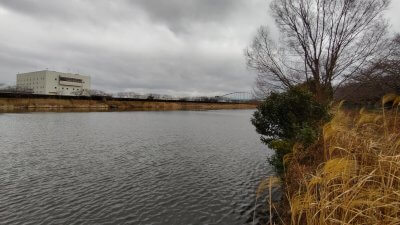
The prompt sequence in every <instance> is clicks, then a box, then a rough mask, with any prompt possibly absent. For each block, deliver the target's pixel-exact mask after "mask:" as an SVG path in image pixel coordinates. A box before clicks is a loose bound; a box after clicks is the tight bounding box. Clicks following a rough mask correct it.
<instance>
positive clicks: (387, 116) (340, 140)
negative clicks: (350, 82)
mask: <svg viewBox="0 0 400 225" xmlns="http://www.w3.org/2000/svg"><path fill="white" fill-rule="evenodd" d="M388 103H392V104H391V106H392V107H390V109H387V108H386V109H385V106H387V105H388ZM399 103H400V97H399V96H396V95H393V94H391V95H387V96H385V97H383V99H382V110H381V111H367V110H364V109H362V110H360V111H359V112H357V111H346V110H343V109H341V107H340V106H338V107H336V109H335V116H334V117H333V119H332V120H331V121H330V122H329V123H327V124H325V125H324V126H323V129H322V130H323V131H322V135H321V138H320V139H319V141H318V142H317V143H315V144H314V145H313V146H310V147H308V148H304V149H302V147H301V146H295V148H297V149H296V150H294V151H293V153H291V155H288V156H286V157H285V164H286V167H287V169H286V175H285V179H284V182H285V189H286V192H287V200H288V206H289V208H290V216H289V218H290V220H288V221H286V223H287V224H296V225H297V224H299V225H300V224H315V225H316V224H339V225H341V224H386V225H390V224H400V123H399V119H398V118H397V117H398V107H399Z"/></svg>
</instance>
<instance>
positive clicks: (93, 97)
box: [0, 91, 251, 103]
mask: <svg viewBox="0 0 400 225" xmlns="http://www.w3.org/2000/svg"><path fill="white" fill-rule="evenodd" d="M0 98H27V99H29V98H30V99H38V98H40V99H66V100H68V99H71V100H97V101H111V100H112V101H154V102H204V103H234V102H238V103H240V102H244V101H243V100H227V99H220V98H216V97H191V98H174V99H172V98H171V99H166V98H157V96H152V95H149V96H147V97H146V98H143V97H138V98H128V97H123V98H122V97H113V96H111V95H91V96H65V95H41V94H31V93H23V92H4V91H0ZM246 102H251V101H246Z"/></svg>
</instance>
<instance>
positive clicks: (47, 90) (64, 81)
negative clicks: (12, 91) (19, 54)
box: [17, 70, 90, 95]
mask: <svg viewBox="0 0 400 225" xmlns="http://www.w3.org/2000/svg"><path fill="white" fill-rule="evenodd" d="M17 88H20V89H23V90H32V91H33V93H34V94H43V95H88V93H89V90H90V77H89V76H82V75H79V74H72V73H61V72H56V71H49V70H44V71H37V72H30V73H20V74H17Z"/></svg>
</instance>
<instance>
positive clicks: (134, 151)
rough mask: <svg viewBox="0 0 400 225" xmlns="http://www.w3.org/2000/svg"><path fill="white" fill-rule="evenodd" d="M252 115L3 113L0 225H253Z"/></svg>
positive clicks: (255, 143)
mask: <svg viewBox="0 0 400 225" xmlns="http://www.w3.org/2000/svg"><path fill="white" fill-rule="evenodd" d="M250 115H251V111H218V112H216V111H206V112H120V113H33V114H2V115H1V114H0V138H1V141H2V145H1V146H0V224H155V225H157V224H160V225H161V224H163V225H164V224H176V225H179V224H185V225H186V224H247V223H249V224H251V223H252V217H253V212H254V200H255V190H256V186H257V184H258V182H259V181H260V179H261V178H262V177H265V176H267V175H268V174H269V173H270V169H269V168H268V165H267V164H266V162H265V160H266V158H267V156H268V154H270V152H269V151H268V150H267V149H265V146H263V145H261V144H260V143H259V140H258V135H257V134H256V133H255V132H254V130H253V128H252V127H251V125H250V123H249V118H250ZM258 207H259V208H264V206H262V205H258ZM257 221H258V220H257Z"/></svg>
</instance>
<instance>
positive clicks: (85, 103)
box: [0, 97, 257, 112]
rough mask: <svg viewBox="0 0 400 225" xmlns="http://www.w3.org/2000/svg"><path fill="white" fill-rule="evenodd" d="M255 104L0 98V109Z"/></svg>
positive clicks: (202, 107)
mask: <svg viewBox="0 0 400 225" xmlns="http://www.w3.org/2000/svg"><path fill="white" fill-rule="evenodd" d="M256 107H257V103H226V102H190V101H163V100H159V101H157V100H142V99H141V100H121V99H106V98H104V99H76V98H71V99H68V98H48V97H44V98H39V97H35V98H24V97H22V98H15V97H11V98H9V97H0V111H3V112H13V111H24V110H29V111H57V110H79V111H85V110H87V111H109V110H115V111H118V110H121V111H129V110H213V109H255V108H256Z"/></svg>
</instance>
